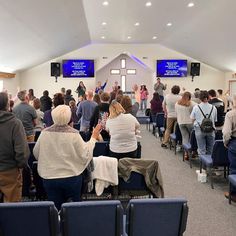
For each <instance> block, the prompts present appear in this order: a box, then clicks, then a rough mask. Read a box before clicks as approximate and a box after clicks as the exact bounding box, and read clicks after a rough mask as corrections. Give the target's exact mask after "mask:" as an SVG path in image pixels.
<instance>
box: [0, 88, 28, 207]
mask: <svg viewBox="0 0 236 236" xmlns="http://www.w3.org/2000/svg"><path fill="white" fill-rule="evenodd" d="M8 108H9V101H8V95H7V93H4V92H1V93H0V133H1V135H0V192H2V193H3V200H4V202H18V201H21V197H22V174H21V171H20V169H22V168H23V167H24V166H25V165H26V163H27V158H28V157H29V148H28V144H27V142H26V138H25V131H24V127H23V125H22V123H21V121H20V120H18V119H17V118H16V117H15V115H14V114H13V113H11V112H9V111H8Z"/></svg>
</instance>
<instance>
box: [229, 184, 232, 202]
mask: <svg viewBox="0 0 236 236" xmlns="http://www.w3.org/2000/svg"><path fill="white" fill-rule="evenodd" d="M231 191H232V188H231V183H230V182H229V204H231Z"/></svg>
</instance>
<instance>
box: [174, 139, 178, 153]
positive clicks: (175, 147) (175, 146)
mask: <svg viewBox="0 0 236 236" xmlns="http://www.w3.org/2000/svg"><path fill="white" fill-rule="evenodd" d="M174 149H175V155H176V149H177V142H176V141H175V145H174Z"/></svg>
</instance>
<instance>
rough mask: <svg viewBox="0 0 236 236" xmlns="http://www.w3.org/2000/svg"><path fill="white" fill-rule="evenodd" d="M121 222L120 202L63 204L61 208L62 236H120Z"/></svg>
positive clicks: (121, 210)
mask: <svg viewBox="0 0 236 236" xmlns="http://www.w3.org/2000/svg"><path fill="white" fill-rule="evenodd" d="M122 220H123V208H122V205H121V203H120V201H87V202H75V203H64V204H63V205H62V208H61V222H62V235H63V236H78V235H79V236H88V235H89V236H103V235H109V236H112V235H114V236H120V235H121V234H122V231H123V224H122Z"/></svg>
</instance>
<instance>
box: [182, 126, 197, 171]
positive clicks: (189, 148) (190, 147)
mask: <svg viewBox="0 0 236 236" xmlns="http://www.w3.org/2000/svg"><path fill="white" fill-rule="evenodd" d="M182 148H183V150H184V152H187V153H188V156H189V165H190V168H192V160H194V159H195V157H194V156H193V155H194V153H197V149H198V146H197V139H196V136H195V130H192V132H191V134H190V139H189V143H183V144H182ZM184 152H183V161H184Z"/></svg>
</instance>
